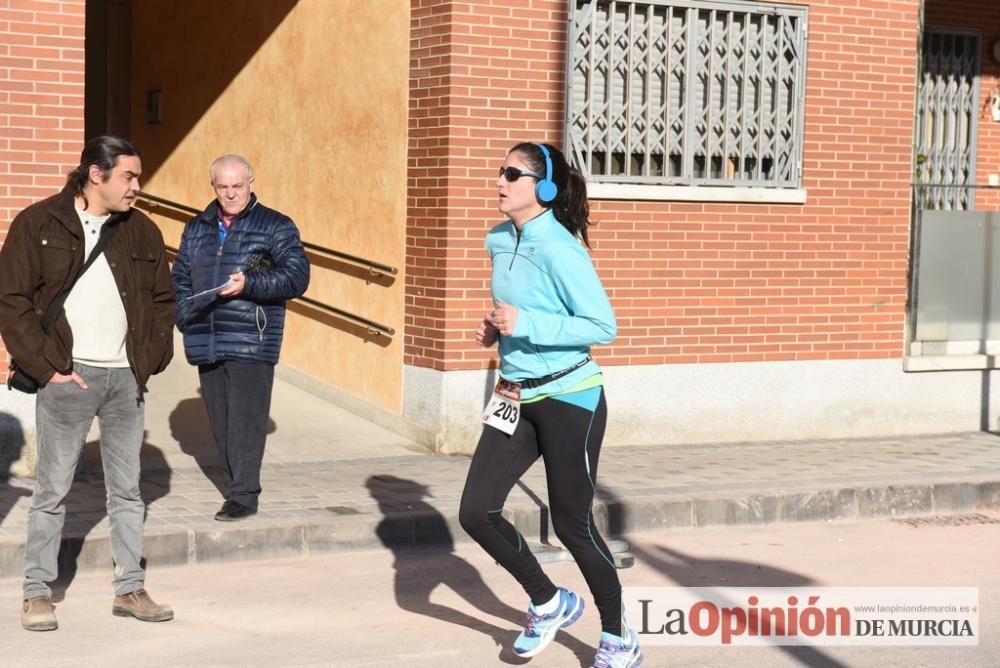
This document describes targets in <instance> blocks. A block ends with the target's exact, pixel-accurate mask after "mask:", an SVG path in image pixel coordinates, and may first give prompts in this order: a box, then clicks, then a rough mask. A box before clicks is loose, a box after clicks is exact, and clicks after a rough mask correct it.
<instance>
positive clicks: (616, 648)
mask: <svg viewBox="0 0 1000 668" xmlns="http://www.w3.org/2000/svg"><path fill="white" fill-rule="evenodd" d="M622 632H623V635H624V636H625V637H624V638H620V637H618V636H616V635H612V634H610V633H602V634H601V645H600V647H598V648H597V656H595V657H594V665H593V666H592V667H591V668H637V667H638V666H640V665H642V652H641V651H639V640H638V638H636V637H635V633H633V632H632V629H630V628H628V627H627V626H624V625H623V626H622Z"/></svg>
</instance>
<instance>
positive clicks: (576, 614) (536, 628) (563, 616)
mask: <svg viewBox="0 0 1000 668" xmlns="http://www.w3.org/2000/svg"><path fill="white" fill-rule="evenodd" d="M558 596H559V607H558V608H557V609H556V611H555V612H553V613H552V614H550V615H540V614H538V613H537V612H535V606H534V605H531V604H529V605H528V625H527V626H526V627H524V630H523V631H521V635H519V636H518V637H517V640H515V641H514V653H515V654H517V655H518V656H520V657H523V658H525V659H527V658H529V657H532V656H535V655H536V654H538V653H539V652H541V651H542V650H543V649H545V648H546V647H548V646H549V643H551V642H552V639H553V638H555V637H556V631H558V630H559V629H561V628H563V627H565V626H569V625H570V624H572V623H573V622H575V621H576V620H578V619H580V615H582V614H583V599H582V598H580V597H579V596H577V595H576V594H574V593H573V592H571V591H568V590H566V589H562V588H560V589H559V594H558Z"/></svg>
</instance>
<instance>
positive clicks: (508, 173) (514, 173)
mask: <svg viewBox="0 0 1000 668" xmlns="http://www.w3.org/2000/svg"><path fill="white" fill-rule="evenodd" d="M499 176H502V177H504V179H506V180H507V182H508V183H513V182H514V181H517V180H518V179H519V178H521V177H522V176H530V177H532V178H536V179H544V178H545V177H544V176H542V175H541V174H535V173H534V172H526V171H524V170H523V169H518V168H517V167H501V168H500V174H499Z"/></svg>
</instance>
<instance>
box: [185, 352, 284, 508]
mask: <svg viewBox="0 0 1000 668" xmlns="http://www.w3.org/2000/svg"><path fill="white" fill-rule="evenodd" d="M198 378H199V380H200V381H201V393H202V395H203V397H204V399H205V408H206V409H207V411H208V419H209V422H211V423H212V433H213V434H214V435H215V446H216V448H217V449H218V451H219V459H220V460H221V461H222V471H223V477H224V480H225V484H226V492H225V493H226V499H228V500H230V501H236V502H238V503H242V504H243V505H245V506H249V507H251V508H256V507H257V499H258V497H259V496H260V467H261V463H262V462H263V461H264V441H265V439H266V438H267V419H268V415H269V414H270V412H271V388H272V386H273V385H274V365H273V364H265V363H261V362H251V363H243V362H234V361H230V360H226V361H224V362H216V363H215V364H202V365H199V366H198Z"/></svg>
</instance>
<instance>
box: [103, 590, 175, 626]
mask: <svg viewBox="0 0 1000 668" xmlns="http://www.w3.org/2000/svg"><path fill="white" fill-rule="evenodd" d="M111 614H113V615H116V616H118V617H135V618H136V619H138V620H141V621H143V622H165V621H168V620H170V619H173V618H174V611H173V610H171V608H170V606H169V605H160V604H158V603H155V602H154V601H153V599H151V598H150V597H149V594H147V593H146V590H145V589H136V590H135V591H134V592H132V593H131V594H125V595H124V596H115V602H114V605H113V606H111Z"/></svg>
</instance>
